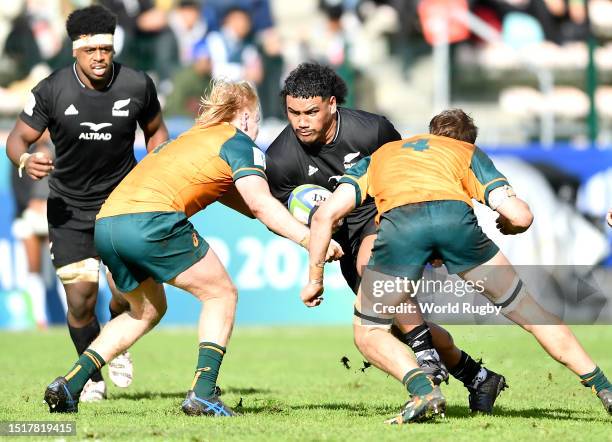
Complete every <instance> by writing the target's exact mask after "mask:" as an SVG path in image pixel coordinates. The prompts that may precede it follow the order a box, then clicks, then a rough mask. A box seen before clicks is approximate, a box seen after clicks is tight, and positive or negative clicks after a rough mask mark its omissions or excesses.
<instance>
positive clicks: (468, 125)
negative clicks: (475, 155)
mask: <svg viewBox="0 0 612 442" xmlns="http://www.w3.org/2000/svg"><path fill="white" fill-rule="evenodd" d="M429 133H430V134H432V135H440V136H443V137H449V138H454V139H455V140H459V141H465V142H467V143H472V144H474V143H475V142H476V137H477V136H478V128H477V127H476V125H475V124H474V120H473V119H472V117H470V116H469V115H468V114H466V113H465V112H463V110H461V109H448V110H445V111H442V112H440V113H439V114H438V115H436V116H435V117H433V118H432V119H431V121H430V122H429Z"/></svg>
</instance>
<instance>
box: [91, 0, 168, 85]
mask: <svg viewBox="0 0 612 442" xmlns="http://www.w3.org/2000/svg"><path fill="white" fill-rule="evenodd" d="M99 3H100V4H102V5H103V6H106V7H107V8H108V9H110V10H111V11H113V12H114V13H115V14H117V21H118V26H117V31H116V32H117V33H118V34H119V35H120V38H118V40H122V41H123V47H122V48H121V52H120V53H118V57H117V59H118V61H120V62H122V63H125V64H127V65H129V66H132V67H134V68H136V69H139V70H143V71H148V72H151V71H152V72H154V73H155V75H156V76H157V80H158V82H159V87H158V92H159V93H160V94H162V95H163V94H167V93H169V92H170V90H171V88H172V85H171V78H172V74H173V73H174V71H175V70H176V68H177V67H178V64H179V54H178V45H177V42H176V38H175V36H174V33H173V32H172V31H171V30H170V27H169V26H168V15H169V11H168V10H167V9H164V8H163V7H162V6H159V4H161V3H162V2H156V1H155V0H100V1H99Z"/></svg>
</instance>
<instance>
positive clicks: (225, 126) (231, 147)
mask: <svg viewBox="0 0 612 442" xmlns="http://www.w3.org/2000/svg"><path fill="white" fill-rule="evenodd" d="M211 131H212V132H214V133H215V135H214V136H216V137H218V140H219V144H220V152H224V151H233V152H236V151H241V150H249V151H250V150H251V149H252V148H253V147H255V148H257V146H256V145H255V142H254V141H253V140H252V139H251V137H249V136H248V135H247V134H245V133H244V132H243V131H241V130H240V129H238V128H236V127H235V126H233V125H232V124H229V123H222V124H219V125H216V126H212V127H211Z"/></svg>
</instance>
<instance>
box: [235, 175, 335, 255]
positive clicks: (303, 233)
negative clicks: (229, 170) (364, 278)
mask: <svg viewBox="0 0 612 442" xmlns="http://www.w3.org/2000/svg"><path fill="white" fill-rule="evenodd" d="M236 189H238V192H239V193H240V195H241V196H242V199H243V200H244V202H245V203H246V204H247V206H248V207H249V209H250V210H251V212H252V213H253V215H255V217H256V218H257V219H258V220H260V221H261V222H262V223H264V224H265V225H266V226H267V227H268V228H269V229H270V230H272V231H273V232H274V233H277V234H279V235H281V236H284V237H285V238H288V239H290V240H291V241H293V242H295V243H297V244H300V245H301V246H303V247H305V248H307V247H308V241H309V237H310V233H309V230H308V227H306V226H305V225H303V224H302V223H300V222H299V221H298V220H297V219H295V218H294V217H293V215H291V214H290V213H289V211H288V210H287V209H285V207H284V206H283V205H282V204H281V203H280V202H279V201H278V200H276V198H274V197H273V196H272V194H271V193H270V188H269V187H268V183H267V182H266V180H265V179H263V178H262V177H260V176H258V175H248V176H245V177H242V178H240V179H238V180H237V181H236ZM328 245H329V241H328ZM325 251H328V253H327V256H326V253H325ZM325 251H324V253H323V259H325V258H326V257H327V258H329V259H340V258H341V257H342V254H343V253H342V249H341V248H340V246H338V245H337V244H335V245H332V246H331V247H330V248H329V250H328V247H326V248H325Z"/></svg>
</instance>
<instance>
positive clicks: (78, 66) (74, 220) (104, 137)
mask: <svg viewBox="0 0 612 442" xmlns="http://www.w3.org/2000/svg"><path fill="white" fill-rule="evenodd" d="M115 26H116V17H115V16H114V15H113V14H112V13H111V12H110V11H109V10H108V9H106V8H104V7H102V6H91V7H88V8H84V9H80V10H76V11H74V12H73V13H72V14H70V16H69V17H68V20H67V22H66V30H67V31H68V35H69V36H70V39H71V40H72V44H73V46H72V48H73V56H74V57H75V59H76V61H75V63H74V64H72V65H71V66H68V67H66V68H63V69H60V70H58V71H56V72H54V73H52V74H51V75H50V76H49V77H47V78H45V79H44V80H42V81H41V82H40V83H39V84H38V85H37V86H36V87H35V88H34V89H32V92H31V93H30V95H29V97H28V100H27V103H26V105H25V107H24V110H23V112H22V113H21V114H20V115H19V118H18V119H17V122H16V124H15V127H14V128H13V130H12V131H11V133H10V134H9V137H8V139H7V149H6V151H7V155H8V156H9V158H10V159H11V161H12V162H13V163H14V164H15V166H17V167H18V168H19V172H20V174H21V173H26V174H27V175H29V176H30V177H32V178H33V179H35V180H38V179H41V178H43V177H45V176H47V175H49V188H50V194H49V199H48V204H47V219H48V223H49V241H50V248H51V257H52V259H53V264H54V266H55V268H56V272H57V275H58V277H59V278H60V280H61V282H62V284H63V286H64V289H65V291H66V296H67V303H68V314H67V321H68V329H69V331H70V337H71V338H72V341H73V343H74V345H75V347H76V350H77V352H78V353H79V354H81V353H82V352H83V351H84V350H85V349H86V348H87V347H89V345H90V344H91V343H92V342H93V340H94V339H95V338H96V337H97V336H98V334H99V332H100V325H99V323H98V319H97V318H96V315H95V306H96V300H97V294H98V274H99V266H100V260H99V258H98V253H97V251H96V249H95V246H94V223H95V218H96V214H97V213H98V211H99V209H100V207H101V205H102V203H103V202H104V200H105V199H106V198H107V196H108V195H109V194H110V193H111V191H112V190H113V189H114V188H115V186H116V185H117V184H119V182H120V181H121V180H122V179H123V178H124V177H125V176H126V175H127V174H128V172H129V171H130V170H131V169H132V168H133V167H134V166H135V165H136V159H135V157H134V138H135V132H136V125H137V124H138V125H139V126H140V127H141V129H142V130H143V132H144V136H145V140H146V146H147V150H151V149H152V148H153V147H155V146H156V145H158V144H159V143H161V142H163V141H165V140H166V139H167V138H168V131H167V129H166V126H165V125H164V122H163V120H162V116H161V112H160V105H159V101H158V99H157V92H156V90H155V86H154V84H153V81H152V80H151V79H150V78H149V77H148V76H147V75H146V74H144V73H143V72H138V71H135V70H133V69H130V68H128V67H126V66H122V65H121V64H119V63H115V62H114V61H113V54H114V49H113V34H114V32H115ZM45 129H49V132H50V134H51V140H52V141H53V144H54V145H55V151H56V158H55V160H54V161H53V160H51V158H50V157H49V156H47V155H45V154H40V153H38V154H30V153H28V147H29V146H30V145H31V144H32V143H34V142H35V141H36V140H38V138H39V137H40V136H41V134H42V133H43V132H44V131H45ZM109 285H110V286H111V289H112V291H113V299H112V301H111V304H110V306H109V308H110V310H111V316H112V317H114V316H117V315H119V314H121V313H122V312H124V311H125V310H126V309H127V306H128V304H127V303H126V302H125V301H124V300H123V299H122V298H121V295H120V294H119V293H118V292H117V291H116V289H115V288H114V284H113V283H112V279H111V278H109ZM125 314H127V313H125ZM131 314H134V313H133V312H132V313H131ZM109 367H110V369H109V373H110V375H111V379H112V380H113V382H114V383H116V384H117V385H118V386H122V387H125V386H127V385H129V383H130V382H131V376H132V367H131V360H130V359H129V354H122V355H121V356H120V357H118V358H117V359H115V360H114V361H112V362H111V363H110V364H109ZM91 381H92V382H91V384H90V385H89V386H88V387H87V388H85V389H84V390H83V396H82V397H81V400H82V401H87V400H99V399H103V398H104V397H105V395H106V385H105V384H104V381H103V379H102V376H101V374H100V373H99V372H98V373H97V374H95V375H94V376H92V378H91Z"/></svg>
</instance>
